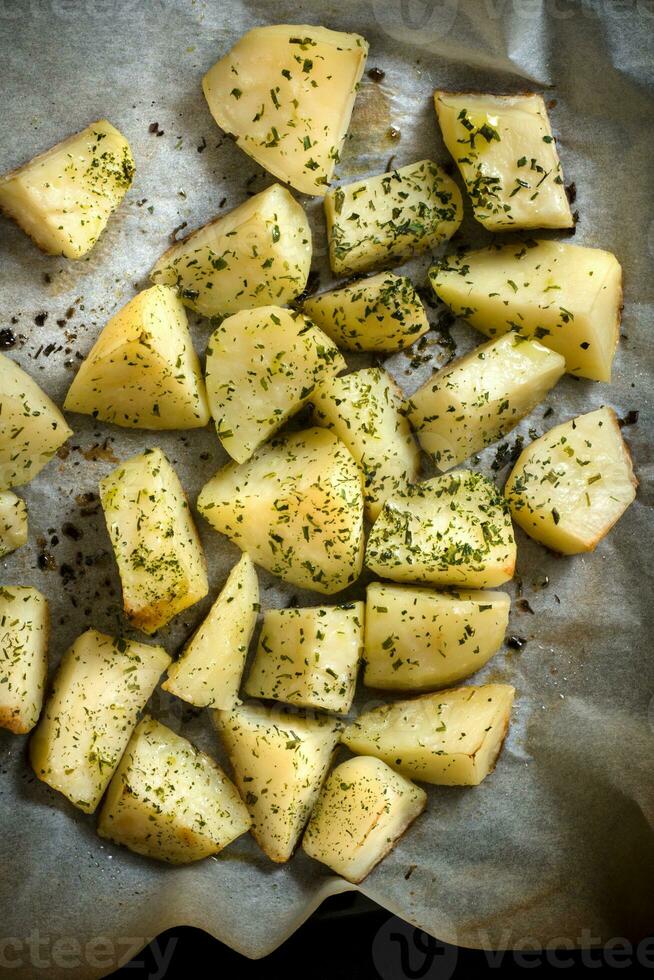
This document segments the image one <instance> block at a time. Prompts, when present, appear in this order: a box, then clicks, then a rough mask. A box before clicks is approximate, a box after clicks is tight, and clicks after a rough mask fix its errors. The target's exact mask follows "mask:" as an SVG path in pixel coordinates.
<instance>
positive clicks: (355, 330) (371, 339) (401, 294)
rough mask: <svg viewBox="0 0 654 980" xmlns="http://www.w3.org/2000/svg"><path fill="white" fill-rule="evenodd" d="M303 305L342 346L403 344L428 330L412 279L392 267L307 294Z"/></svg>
mask: <svg viewBox="0 0 654 980" xmlns="http://www.w3.org/2000/svg"><path fill="white" fill-rule="evenodd" d="M302 308H303V310H304V312H305V313H306V314H307V315H308V316H310V317H311V319H312V320H313V321H314V322H315V323H317V324H318V326H319V327H320V328H321V330H324V331H325V333H326V334H328V336H330V337H331V338H332V340H333V341H334V342H335V343H337V344H338V346H339V347H342V348H343V349H344V350H358V351H360V350H369V351H377V352H380V353H381V352H386V351H388V352H390V351H398V350H404V349H405V348H406V347H409V346H410V345H411V344H413V343H415V341H416V340H418V338H419V337H422V335H423V334H425V333H427V331H428V330H429V321H428V320H427V314H426V313H425V308H424V306H423V305H422V303H421V301H420V298H419V296H418V294H417V293H416V291H415V289H414V288H413V283H412V282H411V280H410V279H407V277H406V276H396V275H395V274H394V273H393V272H380V273H378V274H377V275H376V276H370V278H369V279H359V280H358V281H357V282H353V283H351V284H350V285H349V286H342V287H341V288H340V289H333V290H331V292H328V293H320V295H319V296H311V297H309V299H307V300H305V301H304V305H303V307H302Z"/></svg>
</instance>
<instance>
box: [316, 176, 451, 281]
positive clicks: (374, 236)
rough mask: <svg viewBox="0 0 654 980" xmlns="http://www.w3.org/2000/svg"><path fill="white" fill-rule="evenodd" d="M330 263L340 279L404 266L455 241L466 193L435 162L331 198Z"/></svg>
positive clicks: (350, 186) (350, 187)
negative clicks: (454, 237)
mask: <svg viewBox="0 0 654 980" xmlns="http://www.w3.org/2000/svg"><path fill="white" fill-rule="evenodd" d="M325 216H326V218H327V235H328V238H329V261H330V263H331V267H332V271H333V272H334V273H335V274H336V275H338V276H342V275H352V274H354V273H359V272H366V271H367V270H368V269H372V268H374V267H375V266H388V265H399V264H400V263H401V262H404V261H405V259H409V258H411V256H412V255H415V254H417V253H419V252H425V251H427V250H428V249H431V248H434V247H435V246H436V245H439V244H440V243H441V242H443V241H446V240H447V239H448V238H451V237H452V235H453V234H454V232H455V231H456V230H457V228H458V227H459V225H460V224H461V219H462V217H463V205H462V203H461V192H460V191H459V188H458V187H457V186H456V184H455V183H454V181H453V180H452V179H451V178H450V177H448V176H447V174H446V173H445V171H444V170H442V169H441V168H440V167H439V166H438V165H437V164H435V163H434V162H433V161H432V160H420V161H419V162H418V163H411V164H409V165H408V166H407V167H401V168H400V169H399V170H392V171H391V172H390V173H387V174H380V175H379V176H377V177H368V178H367V179H366V180H359V181H356V182H355V183H353V184H346V185H344V186H343V187H338V188H337V189H336V190H333V191H329V193H328V194H327V196H326V197H325Z"/></svg>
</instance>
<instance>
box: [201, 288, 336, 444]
mask: <svg viewBox="0 0 654 980" xmlns="http://www.w3.org/2000/svg"><path fill="white" fill-rule="evenodd" d="M345 367H346V364H345V360H344V358H343V355H342V354H341V353H340V352H339V350H338V348H337V347H336V346H335V345H334V343H333V342H332V341H331V340H330V339H329V337H327V336H326V334H324V333H323V332H322V330H320V329H319V328H318V327H316V326H315V324H313V323H312V322H311V320H309V318H308V317H306V316H303V314H301V313H296V312H294V311H291V310H283V309H282V308H281V307H279V306H262V307H259V308H258V309H254V310H242V311H241V312H240V313H235V314H234V316H230V317H227V319H226V320H223V321H222V323H221V324H220V326H219V327H217V328H216V330H215V331H214V333H213V334H212V336H211V339H210V341H209V346H208V347H207V365H206V378H207V393H208V395H209V404H210V406H211V414H212V416H213V418H214V421H215V423H216V431H217V432H218V436H219V437H220V441H221V442H222V444H223V446H224V447H225V449H226V450H227V452H228V453H229V455H230V456H231V457H232V458H233V459H235V460H236V461H237V463H244V462H245V461H246V460H247V459H249V458H250V457H251V456H252V454H253V453H254V451H255V450H256V449H258V448H259V446H261V445H262V444H263V443H264V442H265V441H266V439H268V438H269V437H270V436H271V435H273V434H274V433H275V432H277V430H278V429H280V428H281V427H282V425H283V424H284V423H285V422H286V421H287V419H288V418H290V416H291V415H293V413H294V412H297V411H298V409H300V408H301V407H302V406H303V405H304V404H306V402H307V401H308V399H309V398H310V397H311V395H312V393H313V391H314V389H315V387H316V385H317V384H319V383H320V382H321V381H323V380H324V379H326V378H330V377H332V376H333V375H335V374H337V373H338V372H339V371H343V370H345Z"/></svg>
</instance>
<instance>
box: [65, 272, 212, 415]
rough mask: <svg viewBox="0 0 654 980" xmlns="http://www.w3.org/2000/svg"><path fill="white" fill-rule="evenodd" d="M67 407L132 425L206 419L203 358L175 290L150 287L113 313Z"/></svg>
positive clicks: (77, 377)
mask: <svg viewBox="0 0 654 980" xmlns="http://www.w3.org/2000/svg"><path fill="white" fill-rule="evenodd" d="M64 408H65V409H66V411H68V412H81V413H83V414H84V415H92V416H93V417H94V418H98V419H102V421H103V422H113V423H114V424H115V425H122V426H125V427H126V428H135V429H196V428H198V427H201V426H204V425H206V424H207V422H208V421H209V405H208V403H207V395H206V392H205V390H204V381H203V379H202V372H201V370H200V362H199V361H198V357H197V354H196V353H195V351H194V350H193V342H192V340H191V334H190V332H189V329H188V322H187V319H186V310H185V309H184V307H183V305H182V303H181V302H180V300H179V299H178V298H177V294H176V293H175V291H174V289H171V288H170V287H169V286H152V287H151V288H150V289H144V290H143V292H141V293H139V294H138V295H137V296H135V297H134V298H133V299H131V300H130V301H129V303H127V304H126V305H125V306H123V308H122V309H121V310H119V311H118V313H116V314H114V316H113V317H112V318H111V319H110V320H109V322H108V323H107V325H106V326H105V327H104V329H103V331H102V333H101V334H100V336H99V337H98V339H97V340H96V342H95V344H94V345H93V347H92V348H91V351H90V353H89V354H88V355H87V357H86V359H85V360H84V361H83V362H82V364H81V365H80V368H79V371H78V372H77V374H76V375H75V379H74V380H73V383H72V385H71V386H70V388H69V389H68V394H67V395H66V401H65V402H64Z"/></svg>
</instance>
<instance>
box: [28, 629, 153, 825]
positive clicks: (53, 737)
mask: <svg viewBox="0 0 654 980" xmlns="http://www.w3.org/2000/svg"><path fill="white" fill-rule="evenodd" d="M169 663H170V657H169V656H168V654H167V653H166V651H165V650H164V649H163V647H158V646H147V645H146V644H145V643H136V642H134V641H132V640H124V639H114V638H113V637H111V636H105V635H104V634H103V633H98V632H97V630H87V631H86V633H82V635H81V636H79V637H78V638H77V639H76V640H75V642H74V643H73V645H72V646H71V647H70V648H69V649H68V650H67V651H66V653H65V654H64V656H63V659H62V661H61V663H60V664H59V669H58V670H57V674H56V676H55V679H54V683H53V686H52V690H51V692H50V695H49V697H48V700H47V701H46V703H45V708H44V709H43V715H42V717H41V721H40V722H39V724H38V726H37V728H36V729H35V731H34V734H33V735H32V738H31V740H30V759H31V762H32V768H33V769H34V772H35V773H36V775H37V776H38V777H39V779H42V780H43V782H44V783H47V784H48V785H49V786H51V787H52V788H53V789H56V790H58V791H59V792H60V793H63V794H64V796H66V797H68V799H69V800H70V802H71V803H73V804H74V805H75V806H76V807H79V809H80V810H84V811H85V813H93V811H94V810H95V808H96V807H97V805H98V803H99V802H100V799H101V798H102V795H103V794H104V791H105V790H106V788H107V786H108V785H109V781H110V779H111V777H112V776H113V774H114V772H115V770H116V767H117V766H118V763H119V762H120V759H121V756H122V754H123V752H124V751H125V747H126V745H127V743H128V742H129V739H130V736H131V734H132V731H133V729H134V727H135V725H136V722H137V720H138V716H139V712H140V711H141V710H142V709H143V708H144V707H145V703H146V701H147V700H148V698H149V697H150V695H151V694H152V692H153V690H154V689H155V687H156V685H157V681H158V680H159V677H160V676H161V673H162V671H164V670H165V669H166V667H167V666H168V664H169Z"/></svg>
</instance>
